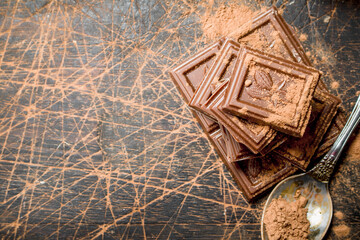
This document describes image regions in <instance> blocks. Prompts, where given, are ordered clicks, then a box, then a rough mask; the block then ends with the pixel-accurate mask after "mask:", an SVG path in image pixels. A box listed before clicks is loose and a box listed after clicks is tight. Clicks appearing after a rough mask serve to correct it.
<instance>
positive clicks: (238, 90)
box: [223, 47, 320, 137]
mask: <svg viewBox="0 0 360 240" xmlns="http://www.w3.org/2000/svg"><path fill="white" fill-rule="evenodd" d="M319 77H320V73H319V71H317V70H316V69H313V68H310V67H308V66H305V65H300V64H297V63H295V62H290V61H288V60H285V59H281V58H278V57H276V56H273V55H269V54H264V53H260V52H258V51H256V50H253V49H250V48H246V47H244V48H242V50H241V51H240V52H239V58H238V59H237V63H236V66H235V71H234V73H233V75H232V77H231V79H230V83H229V84H230V85H229V86H228V88H227V91H226V93H225V100H224V103H223V108H224V110H225V111H228V112H229V113H232V114H234V115H238V116H240V117H244V118H247V119H250V120H252V121H255V122H258V123H259V124H268V125H270V126H271V127H272V128H274V129H276V130H278V131H281V132H284V133H286V134H289V135H292V136H295V137H301V136H302V135H303V134H304V131H305V128H306V125H307V120H308V119H306V117H307V116H308V115H309V114H308V111H309V106H310V101H311V98H312V96H313V94H314V89H315V87H316V85H317V83H318V80H319Z"/></svg>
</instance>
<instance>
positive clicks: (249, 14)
mask: <svg viewBox="0 0 360 240" xmlns="http://www.w3.org/2000/svg"><path fill="white" fill-rule="evenodd" d="M259 12H260V11H257V10H253V9H251V8H250V7H248V6H245V5H237V4H228V5H225V4H223V5H221V6H219V7H218V8H217V9H216V10H215V11H214V12H212V11H210V10H208V11H206V12H205V14H204V16H202V18H201V23H202V29H203V32H204V35H205V37H206V38H207V39H208V40H215V39H218V38H220V37H223V36H229V35H230V33H232V32H234V31H236V30H238V29H239V28H240V27H241V26H243V25H244V24H245V23H246V22H247V21H249V20H250V19H251V18H253V17H254V16H256V15H257V14H258V13H259Z"/></svg>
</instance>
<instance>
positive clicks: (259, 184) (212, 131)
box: [170, 42, 296, 201]
mask: <svg viewBox="0 0 360 240" xmlns="http://www.w3.org/2000/svg"><path fill="white" fill-rule="evenodd" d="M217 44H218V45H220V44H221V42H220V43H216V44H214V45H212V46H210V47H208V48H205V49H204V50H203V51H201V52H200V53H198V54H196V55H195V56H193V57H192V58H190V59H189V60H187V61H185V62H184V63H183V64H181V65H180V66H178V67H176V68H175V69H174V70H173V71H171V72H170V76H171V78H172V80H173V81H174V83H175V85H176V86H177V87H178V90H179V91H180V93H181V94H182V95H183V97H184V99H185V101H186V102H188V101H189V99H190V98H191V97H192V95H193V94H194V91H193V90H192V89H193V88H194V86H196V85H197V86H198V84H199V83H200V81H201V80H202V79H203V77H204V72H205V71H204V70H203V71H199V72H202V73H203V75H202V76H201V74H191V75H190V74H188V73H189V72H191V71H193V72H194V71H197V70H198V69H199V68H200V69H205V67H203V66H202V65H203V64H209V62H210V61H211V59H212V58H211V56H212V55H211V54H212V51H211V50H212V49H214V46H217ZM214 52H215V54H216V51H214ZM199 57H200V59H199ZM193 113H194V116H195V117H196V118H197V119H198V121H199V123H200V125H201V127H202V128H203V130H204V132H205V134H206V135H207V136H208V139H209V140H210V142H211V143H212V144H213V146H214V148H215V149H216V150H217V152H218V154H219V156H220V158H221V160H222V161H223V163H224V164H225V165H226V166H227V168H228V170H229V171H230V173H231V174H232V176H233V178H234V180H235V181H236V182H237V184H238V185H239V187H240V188H241V189H242V190H243V193H244V196H245V197H246V199H247V200H249V201H250V200H253V199H254V198H255V197H257V196H258V195H260V194H261V193H263V192H264V191H266V190H267V189H269V188H270V187H271V186H273V185H274V184H276V183H278V182H279V181H281V180H282V179H284V178H286V177H287V176H290V175H291V174H293V173H294V172H295V171H296V168H294V167H293V166H292V165H291V164H290V163H288V162H282V161H281V160H277V159H274V162H272V161H267V162H266V163H262V162H263V161H262V160H258V162H259V163H260V164H257V162H255V163H256V165H255V164H247V162H248V161H251V159H250V160H247V161H239V162H236V163H235V162H232V161H231V160H230V158H229V157H228V154H227V146H226V140H225V139H224V136H223V134H222V132H221V129H220V126H219V125H218V124H217V123H216V122H213V124H212V125H209V124H208V122H207V121H206V120H208V121H210V120H211V119H209V118H208V117H207V116H205V115H203V114H201V113H196V112H195V111H193ZM209 126H212V127H209ZM254 173H261V175H260V174H259V175H257V176H255V175H254ZM262 175H263V176H265V177H261V176H262Z"/></svg>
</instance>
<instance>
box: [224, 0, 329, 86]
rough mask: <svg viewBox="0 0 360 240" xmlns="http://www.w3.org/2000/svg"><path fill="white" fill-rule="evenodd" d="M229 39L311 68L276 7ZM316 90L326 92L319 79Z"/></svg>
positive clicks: (289, 27)
mask: <svg viewBox="0 0 360 240" xmlns="http://www.w3.org/2000/svg"><path fill="white" fill-rule="evenodd" d="M230 37H233V38H235V39H237V41H238V42H239V43H240V44H241V45H244V46H248V47H250V48H254V49H257V50H259V51H262V52H265V53H269V54H273V55H275V56H281V57H282V58H284V59H287V60H290V61H294V62H298V63H302V64H305V65H308V66H311V62H310V61H309V59H308V58H307V56H306V54H305V51H304V49H303V47H302V46H301V43H300V40H299V39H298V38H297V36H296V33H295V31H294V29H293V28H292V27H291V26H289V25H288V24H287V23H286V21H285V20H284V18H283V17H282V16H281V15H280V14H279V13H278V11H277V9H276V7H271V8H270V9H269V10H267V11H266V12H263V13H260V14H259V15H258V16H256V17H255V18H253V19H251V20H250V21H248V22H247V23H245V24H244V25H243V26H242V27H241V28H240V29H238V30H237V31H235V32H233V33H231V34H230ZM317 88H319V89H321V90H327V88H326V86H325V84H324V82H323V81H322V80H321V79H320V80H319V84H318V86H317Z"/></svg>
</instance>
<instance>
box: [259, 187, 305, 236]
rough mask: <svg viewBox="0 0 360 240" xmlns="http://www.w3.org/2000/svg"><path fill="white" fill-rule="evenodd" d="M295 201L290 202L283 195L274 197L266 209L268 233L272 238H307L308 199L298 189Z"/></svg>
mask: <svg viewBox="0 0 360 240" xmlns="http://www.w3.org/2000/svg"><path fill="white" fill-rule="evenodd" d="M295 199H296V200H295V201H294V202H288V201H287V200H285V199H284V198H282V197H281V196H280V197H279V198H278V199H273V200H272V201H271V203H270V205H269V206H268V208H267V209H266V212H265V215H264V223H265V228H266V233H267V235H268V238H269V239H270V240H272V239H293V240H301V239H307V237H308V236H309V233H310V222H309V220H308V219H307V212H308V210H307V208H305V206H306V203H307V199H306V198H305V197H303V196H301V195H300V192H299V191H297V192H296V194H295Z"/></svg>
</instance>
